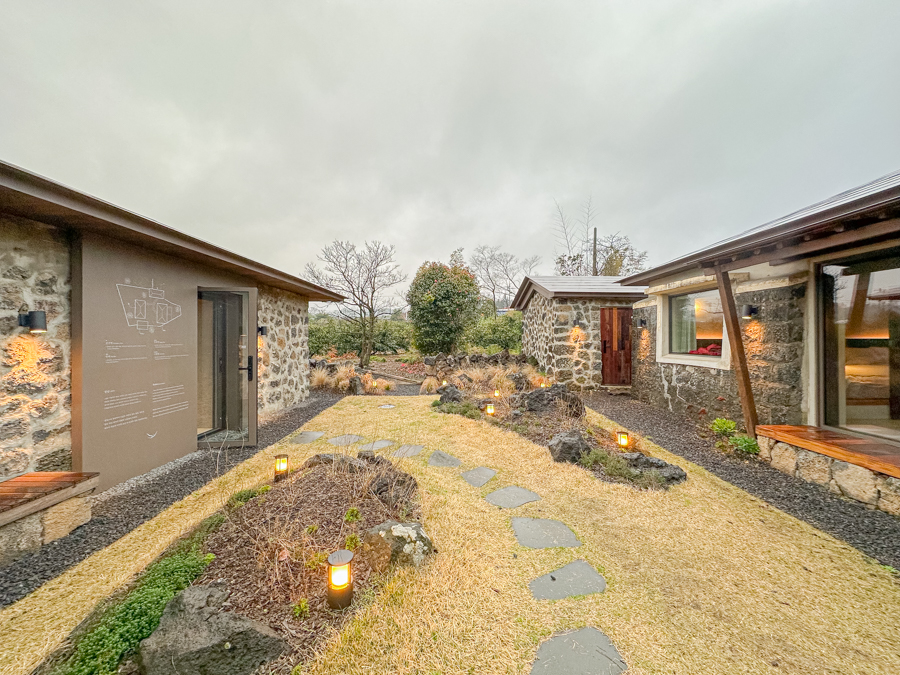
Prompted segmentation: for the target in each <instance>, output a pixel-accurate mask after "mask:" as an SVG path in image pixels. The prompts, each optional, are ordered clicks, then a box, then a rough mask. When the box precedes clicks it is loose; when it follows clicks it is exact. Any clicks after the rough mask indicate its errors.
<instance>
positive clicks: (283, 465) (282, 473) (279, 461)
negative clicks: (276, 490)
mask: <svg viewBox="0 0 900 675" xmlns="http://www.w3.org/2000/svg"><path fill="white" fill-rule="evenodd" d="M289 469H290V464H289V462H288V456H287V455H275V482H276V483H278V482H280V481H283V480H284V479H285V478H287V477H288V471H289Z"/></svg>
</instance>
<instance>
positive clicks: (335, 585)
mask: <svg viewBox="0 0 900 675" xmlns="http://www.w3.org/2000/svg"><path fill="white" fill-rule="evenodd" d="M352 561H353V551H347V550H340V551H335V552H334V553H332V554H331V555H330V556H328V606H329V607H331V608H332V609H344V608H345V607H349V606H350V603H351V602H353V570H352V569H351V567H350V563H351V562H352Z"/></svg>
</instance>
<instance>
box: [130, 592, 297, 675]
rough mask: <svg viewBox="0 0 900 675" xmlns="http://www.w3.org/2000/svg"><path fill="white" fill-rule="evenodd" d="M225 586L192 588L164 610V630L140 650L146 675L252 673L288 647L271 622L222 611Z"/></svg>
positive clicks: (139, 653) (158, 630)
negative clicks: (264, 622) (263, 622)
mask: <svg viewBox="0 0 900 675" xmlns="http://www.w3.org/2000/svg"><path fill="white" fill-rule="evenodd" d="M227 599H228V591H227V590H226V589H225V587H224V586H223V585H222V584H209V585H206V586H190V587H189V588H186V589H185V590H183V591H182V592H181V593H179V594H178V595H176V596H175V597H174V598H172V600H170V601H169V604H167V605H166V608H165V610H164V611H163V615H162V618H161V619H160V622H159V628H157V629H156V631H154V633H153V634H152V635H151V636H150V637H148V638H147V639H146V640H144V641H142V642H141V645H140V647H139V649H138V654H137V663H138V666H139V668H140V672H141V673H143V674H144V675H172V674H173V673H179V675H207V674H208V673H229V674H230V675H243V674H244V673H246V674H247V675H250V674H251V673H254V672H256V670H257V669H258V668H259V667H260V666H261V665H263V664H264V663H268V662H269V661H272V660H273V659H276V658H277V657H278V656H280V655H281V653H282V652H283V651H285V650H286V649H287V645H286V644H285V643H284V641H283V640H282V639H281V638H280V637H278V635H277V634H276V633H275V632H274V631H273V630H272V629H271V628H269V627H268V626H265V625H263V624H261V623H259V622H258V621H253V620H251V619H247V618H245V617H242V616H238V615H237V614H232V613H230V612H224V611H222V605H223V604H224V603H225V601H226V600H227Z"/></svg>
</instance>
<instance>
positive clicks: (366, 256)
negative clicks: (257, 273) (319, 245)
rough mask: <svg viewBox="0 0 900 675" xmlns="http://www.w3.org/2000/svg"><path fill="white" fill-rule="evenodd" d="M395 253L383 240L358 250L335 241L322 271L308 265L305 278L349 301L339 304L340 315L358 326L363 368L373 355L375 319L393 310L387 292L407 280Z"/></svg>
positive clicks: (322, 257) (324, 256)
mask: <svg viewBox="0 0 900 675" xmlns="http://www.w3.org/2000/svg"><path fill="white" fill-rule="evenodd" d="M394 254H395V251H394V247H393V246H387V245H386V244H382V243H381V242H380V241H372V242H369V241H367V242H365V246H364V247H363V248H357V247H356V244H353V243H351V242H349V241H337V240H336V241H333V242H331V243H330V244H329V245H328V246H326V247H325V248H323V249H322V252H321V253H320V254H319V256H318V258H319V261H320V263H321V264H322V267H321V268H320V267H318V266H317V265H315V264H312V263H310V264H308V265H307V266H306V270H305V275H306V277H307V278H308V279H309V280H310V281H313V282H315V283H317V284H319V285H320V286H325V287H326V288H330V289H331V290H333V291H335V292H337V293H340V294H341V295H343V296H345V297H346V298H347V299H346V300H345V301H344V302H342V303H340V304H338V305H337V313H338V314H339V315H340V316H341V317H343V318H344V319H346V320H347V321H350V322H352V323H354V324H356V325H357V326H358V327H359V330H360V334H361V335H362V344H361V346H360V353H359V365H360V366H361V367H363V368H365V367H367V366H368V365H369V359H370V357H371V356H372V348H373V345H374V341H375V321H376V319H377V318H378V317H379V316H386V315H390V314H391V311H392V310H393V307H392V306H391V303H390V302H389V300H388V291H389V290H390V289H391V288H393V287H394V286H396V285H397V284H400V283H403V282H404V281H406V275H405V274H403V273H402V272H401V271H400V266H399V265H398V264H397V263H396V262H395V261H394Z"/></svg>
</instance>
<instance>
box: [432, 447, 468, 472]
mask: <svg viewBox="0 0 900 675" xmlns="http://www.w3.org/2000/svg"><path fill="white" fill-rule="evenodd" d="M460 464H462V462H461V461H460V460H459V459H457V458H456V457H454V456H453V455H448V454H447V453H446V452H443V451H441V450H435V451H434V452H432V453H431V457H429V458H428V466H440V467H450V468H455V467H457V466H459V465H460Z"/></svg>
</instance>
